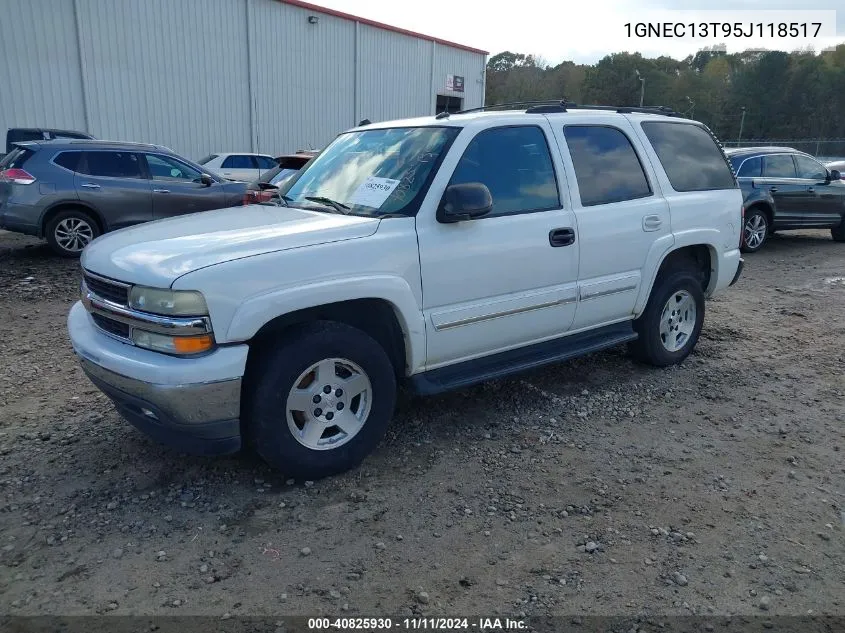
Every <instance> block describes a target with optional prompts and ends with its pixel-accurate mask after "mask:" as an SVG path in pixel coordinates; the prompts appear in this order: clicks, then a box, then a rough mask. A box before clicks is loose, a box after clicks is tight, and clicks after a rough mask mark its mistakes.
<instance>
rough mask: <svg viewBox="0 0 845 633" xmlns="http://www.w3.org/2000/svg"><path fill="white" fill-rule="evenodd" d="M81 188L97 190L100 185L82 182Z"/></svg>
mask: <svg viewBox="0 0 845 633" xmlns="http://www.w3.org/2000/svg"><path fill="white" fill-rule="evenodd" d="M82 186H83V187H85V188H86V189H99V188H100V185H98V184H97V183H94V182H83V183H82Z"/></svg>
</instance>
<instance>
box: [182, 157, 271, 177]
mask: <svg viewBox="0 0 845 633" xmlns="http://www.w3.org/2000/svg"><path fill="white" fill-rule="evenodd" d="M199 164H200V165H202V166H203V167H204V168H205V169H206V170H211V171H213V172H215V173H217V174H218V175H220V176H222V177H223V178H228V179H229V180H239V181H243V182H252V181H253V180H255V179H256V178H259V177H260V176H261V174H262V172H265V171H267V170H268V169H273V168H274V167H275V166H276V161H275V160H273V157H272V156H268V155H267V154H243V153H241V154H231V153H228V154H224V153H220V154H210V155H209V156H206V157H205V158H203V159H202V160H201V161H200V162H199Z"/></svg>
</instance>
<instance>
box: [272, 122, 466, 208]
mask: <svg viewBox="0 0 845 633" xmlns="http://www.w3.org/2000/svg"><path fill="white" fill-rule="evenodd" d="M458 132H460V129H459V128H450V127H417V128H388V129H381V130H365V131H362V132H349V133H346V134H343V135H341V136H339V137H338V138H337V139H335V140H334V142H333V143H332V144H331V145H330V146H329V147H327V148H326V149H325V150H324V151H323V152H322V153H321V154H320V155H319V156H317V158H315V159H314V160H313V162H312V163H311V164H310V166H309V167H307V168H306V169H304V170H303V171H301V172H300V173H299V174H298V177H297V178H295V179H291V180H290V181H289V185H288V189H287V191H283V192H282V193H284V194H285V195H286V198H285V199H286V200H287V201H288V204H289V205H291V206H308V207H311V206H313V205H314V204H315V202H314V200H313V199H314V198H321V199H322V201H326V200H331V201H332V202H334V203H336V204H339V205H341V206H342V207H343V208H345V209H347V210H348V213H351V214H355V215H370V216H383V215H387V214H403V215H413V214H414V213H416V211H417V209H418V207H419V203H420V200H419V199H418V197H419V195H420V193H421V192H424V190H425V187H427V184H428V182H429V179H430V177H431V176H432V175H433V173H434V171H435V168H436V166H437V165H438V164H439V163H440V160H441V159H442V158H443V156H444V155H445V154H446V151H447V150H448V149H449V146H450V145H451V143H452V141H453V140H454V139H455V137H456V136H457V135H458ZM309 198H311V199H312V200H309ZM322 201H321V202H317V203H316V204H317V205H318V206H323V207H324V208H329V207H332V206H333V205H331V204H330V203H328V202H326V204H323V202H322Z"/></svg>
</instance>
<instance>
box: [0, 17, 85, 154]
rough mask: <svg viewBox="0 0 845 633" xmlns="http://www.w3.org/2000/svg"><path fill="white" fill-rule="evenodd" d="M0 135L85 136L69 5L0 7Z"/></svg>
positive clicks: (76, 56) (76, 49)
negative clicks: (55, 132) (46, 132)
mask: <svg viewBox="0 0 845 633" xmlns="http://www.w3.org/2000/svg"><path fill="white" fill-rule="evenodd" d="M2 4H3V7H2V14H3V18H2V19H0V86H2V88H0V135H2V142H0V145H1V146H2V149H0V152H5V151H6V150H5V147H6V130H7V129H8V128H10V127H60V128H69V129H72V130H80V131H83V132H84V131H86V130H85V111H84V107H83V103H82V80H81V78H80V73H79V50H78V48H77V45H76V31H75V22H74V17H73V3H72V2H71V1H70V0H66V1H64V2H55V0H28V1H26V2H24V1H15V2H4V3H2Z"/></svg>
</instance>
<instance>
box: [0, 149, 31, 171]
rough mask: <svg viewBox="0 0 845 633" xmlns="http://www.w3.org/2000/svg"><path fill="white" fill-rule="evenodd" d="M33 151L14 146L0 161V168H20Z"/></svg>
mask: <svg viewBox="0 0 845 633" xmlns="http://www.w3.org/2000/svg"><path fill="white" fill-rule="evenodd" d="M34 153H35V152H33V151H32V150H29V149H24V148H23V147H16V148H15V149H13V150H12V151H11V152H9V153H8V154H6V155H5V156H4V157H3V160H2V161H0V169H21V168H22V167H23V165H24V163H25V162H26V161H28V160H29V157H30V156H32V155H33V154H34Z"/></svg>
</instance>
